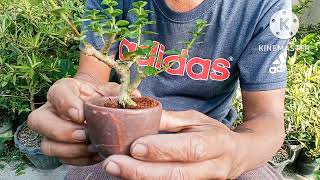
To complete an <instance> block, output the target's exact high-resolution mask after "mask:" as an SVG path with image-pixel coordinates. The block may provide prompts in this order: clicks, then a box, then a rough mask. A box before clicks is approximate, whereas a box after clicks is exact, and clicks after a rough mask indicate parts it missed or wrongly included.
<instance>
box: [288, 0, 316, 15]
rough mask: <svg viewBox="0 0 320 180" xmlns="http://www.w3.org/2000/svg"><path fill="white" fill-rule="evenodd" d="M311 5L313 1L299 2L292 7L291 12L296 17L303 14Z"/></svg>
mask: <svg viewBox="0 0 320 180" xmlns="http://www.w3.org/2000/svg"><path fill="white" fill-rule="evenodd" d="M312 3H313V0H299V1H298V3H297V4H296V5H295V6H294V7H293V10H292V11H293V12H294V13H295V14H297V15H302V14H303V12H304V11H305V10H306V9H307V8H309V7H310V6H311V5H312Z"/></svg>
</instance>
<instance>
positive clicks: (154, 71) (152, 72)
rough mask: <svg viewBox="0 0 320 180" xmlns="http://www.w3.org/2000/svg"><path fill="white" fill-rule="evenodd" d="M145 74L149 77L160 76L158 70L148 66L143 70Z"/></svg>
mask: <svg viewBox="0 0 320 180" xmlns="http://www.w3.org/2000/svg"><path fill="white" fill-rule="evenodd" d="M143 73H144V74H145V75H147V76H155V75H157V74H158V69H156V68H154V67H151V66H146V67H144V69H143Z"/></svg>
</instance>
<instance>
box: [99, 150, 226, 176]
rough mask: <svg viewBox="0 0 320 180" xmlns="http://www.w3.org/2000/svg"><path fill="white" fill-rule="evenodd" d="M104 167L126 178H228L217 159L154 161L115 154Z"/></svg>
mask: <svg viewBox="0 0 320 180" xmlns="http://www.w3.org/2000/svg"><path fill="white" fill-rule="evenodd" d="M220 163H221V162H220ZM103 167H104V169H105V170H106V171H107V173H109V174H110V175H113V176H118V177H121V178H124V179H146V180H154V179H199V180H201V179H226V178H225V177H226V173H225V170H224V169H222V167H219V166H218V162H216V161H215V160H210V161H204V162H197V163H154V162H143V161H139V160H136V159H133V158H131V157H129V156H122V155H114V156H111V157H109V158H108V159H107V160H105V162H104V165H103Z"/></svg>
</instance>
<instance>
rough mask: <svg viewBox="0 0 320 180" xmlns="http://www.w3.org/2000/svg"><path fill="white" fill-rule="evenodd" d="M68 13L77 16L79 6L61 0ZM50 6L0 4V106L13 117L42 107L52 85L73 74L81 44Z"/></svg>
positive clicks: (27, 0) (32, 1)
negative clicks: (13, 114)
mask: <svg viewBox="0 0 320 180" xmlns="http://www.w3.org/2000/svg"><path fill="white" fill-rule="evenodd" d="M62 3H63V5H64V6H66V7H68V11H69V12H68V13H69V14H70V15H71V16H74V17H80V16H81V15H82V13H83V4H82V2H81V1H72V0H68V1H63V2H62ZM48 7H50V6H49V4H48V2H46V1H40V0H24V1H17V0H2V1H1V2H0V102H2V101H6V102H9V103H7V104H8V105H7V106H6V107H4V108H5V109H8V110H10V111H12V112H13V113H16V112H17V113H21V112H29V111H30V110H32V109H34V108H35V107H36V106H37V104H38V103H40V104H41V103H43V102H45V96H46V92H47V90H48V88H49V87H50V86H51V84H52V83H53V82H54V81H56V80H58V79H60V78H62V77H67V76H72V75H74V74H75V72H76V66H75V64H76V63H77V61H78V59H79V57H78V56H79V51H78V46H79V44H78V43H77V42H76V41H74V40H73V39H72V38H71V37H70V36H69V34H70V31H69V30H68V29H69V28H68V27H67V25H66V24H65V22H64V21H63V20H61V19H57V18H56V17H55V16H53V15H51V12H50V8H48Z"/></svg>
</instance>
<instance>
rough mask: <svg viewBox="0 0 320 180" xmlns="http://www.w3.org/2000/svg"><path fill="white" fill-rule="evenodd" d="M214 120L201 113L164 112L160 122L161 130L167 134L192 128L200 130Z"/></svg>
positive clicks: (192, 111)
mask: <svg viewBox="0 0 320 180" xmlns="http://www.w3.org/2000/svg"><path fill="white" fill-rule="evenodd" d="M212 123H214V120H213V119H212V118H210V117H208V116H206V115H204V114H202V113H200V112H197V111H194V110H188V111H163V112H162V116H161V122H160V130H161V131H167V132H180V131H183V130H188V129H190V128H194V129H195V130H196V128H199V127H201V126H205V125H210V124H212Z"/></svg>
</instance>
